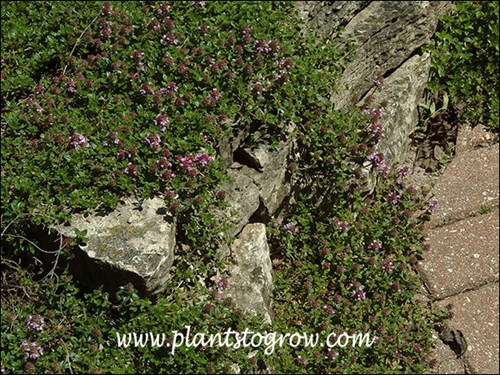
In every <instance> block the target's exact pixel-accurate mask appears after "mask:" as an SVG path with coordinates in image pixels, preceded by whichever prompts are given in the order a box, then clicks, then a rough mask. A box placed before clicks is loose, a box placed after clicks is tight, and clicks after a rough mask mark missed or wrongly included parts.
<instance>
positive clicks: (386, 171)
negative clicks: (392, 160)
mask: <svg viewBox="0 0 500 375" xmlns="http://www.w3.org/2000/svg"><path fill="white" fill-rule="evenodd" d="M377 172H379V173H383V174H384V175H386V176H387V175H388V174H389V173H391V167H389V166H388V165H386V164H385V163H382V164H380V165H379V166H378V167H377Z"/></svg>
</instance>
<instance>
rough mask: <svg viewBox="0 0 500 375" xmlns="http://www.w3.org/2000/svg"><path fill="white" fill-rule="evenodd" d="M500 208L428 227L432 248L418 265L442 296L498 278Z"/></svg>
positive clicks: (434, 293) (429, 283)
mask: <svg viewBox="0 0 500 375" xmlns="http://www.w3.org/2000/svg"><path fill="white" fill-rule="evenodd" d="M498 232H499V211H498V209H494V211H493V212H490V213H488V214H484V215H478V216H476V217H471V218H468V219H464V220H460V221H458V222H454V223H452V224H449V225H445V226H443V227H438V228H434V229H431V230H429V233H428V241H429V244H430V247H431V249H430V251H429V252H427V253H426V254H425V257H424V260H422V261H421V262H419V264H418V267H419V270H420V272H421V275H422V276H423V279H424V280H425V281H426V285H427V287H428V288H429V291H430V292H431V294H432V295H433V296H434V297H435V298H437V299H441V298H444V297H447V296H451V295H453V294H457V293H460V292H462V291H463V290H466V289H470V288H474V287H477V286H479V285H483V284H485V283H487V282H492V281H496V280H498V269H499V255H498V248H499V240H498Z"/></svg>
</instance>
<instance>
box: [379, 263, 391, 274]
mask: <svg viewBox="0 0 500 375" xmlns="http://www.w3.org/2000/svg"><path fill="white" fill-rule="evenodd" d="M392 266H393V263H392V262H381V263H380V268H382V269H383V270H384V271H389V272H392Z"/></svg>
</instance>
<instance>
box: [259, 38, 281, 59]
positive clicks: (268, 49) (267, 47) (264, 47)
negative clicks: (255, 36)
mask: <svg viewBox="0 0 500 375" xmlns="http://www.w3.org/2000/svg"><path fill="white" fill-rule="evenodd" d="M254 47H255V50H256V51H257V52H259V53H265V54H270V53H272V54H273V56H278V51H279V50H280V48H281V47H280V46H279V44H278V43H277V42H276V41H267V40H256V41H255V42H254Z"/></svg>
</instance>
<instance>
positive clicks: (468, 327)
mask: <svg viewBox="0 0 500 375" xmlns="http://www.w3.org/2000/svg"><path fill="white" fill-rule="evenodd" d="M498 292H499V290H498V282H496V283H494V284H489V285H485V286H482V287H480V288H479V289H477V290H473V291H469V292H466V293H464V294H461V295H456V296H453V297H449V298H446V299H444V300H442V301H439V302H437V303H436V306H439V307H443V306H446V305H448V304H452V305H453V310H452V311H453V312H454V313H455V317H454V318H453V319H452V320H451V326H452V327H453V328H455V329H458V330H460V331H462V333H463V334H464V336H465V338H466V339H467V343H468V349H467V352H466V353H465V355H464V357H465V360H466V361H467V362H468V364H469V365H470V370H472V373H480V374H498V373H500V368H499V361H498V341H499V333H498V332H499V319H498V299H499V298H498Z"/></svg>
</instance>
